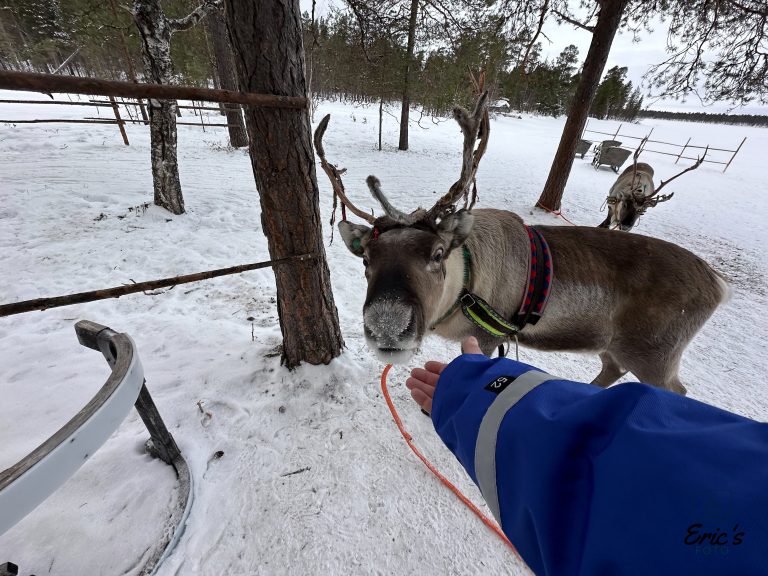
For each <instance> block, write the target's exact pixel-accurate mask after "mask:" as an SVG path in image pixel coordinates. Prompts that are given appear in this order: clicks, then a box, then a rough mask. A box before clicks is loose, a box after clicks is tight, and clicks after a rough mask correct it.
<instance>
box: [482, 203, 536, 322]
mask: <svg viewBox="0 0 768 576" xmlns="http://www.w3.org/2000/svg"><path fill="white" fill-rule="evenodd" d="M478 212H480V211H478ZM506 215H508V218H507V220H508V222H506V223H505V224H506V225H504V226H502V225H500V223H499V220H498V218H488V219H486V218H482V217H481V216H482V215H481V214H478V217H476V220H478V221H477V222H476V227H475V230H474V231H473V233H472V234H471V235H470V237H469V238H468V239H467V245H468V247H469V249H470V251H471V253H472V291H473V292H474V293H475V294H477V295H478V296H480V297H481V298H483V299H485V300H487V301H488V302H489V303H490V304H491V305H493V306H494V307H497V308H498V310H499V311H500V312H503V313H505V314H511V313H513V312H514V311H515V310H516V308H517V307H519V306H520V303H521V302H522V299H523V295H524V293H525V290H526V289H527V281H528V271H529V269H530V257H531V250H530V242H529V239H528V232H527V231H526V229H525V225H524V224H523V222H522V220H521V219H520V218H519V217H518V216H517V215H515V214H513V213H511V212H506V213H505V216H506Z"/></svg>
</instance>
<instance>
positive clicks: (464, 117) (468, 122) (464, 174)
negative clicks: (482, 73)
mask: <svg viewBox="0 0 768 576" xmlns="http://www.w3.org/2000/svg"><path fill="white" fill-rule="evenodd" d="M481 83H482V79H481ZM487 101H488V91H487V90H486V91H484V92H483V93H482V94H481V95H480V98H478V100H477V103H476V104H475V109H474V111H473V112H472V113H471V114H470V112H469V111H467V110H465V109H464V108H461V107H456V108H454V109H453V117H454V118H455V119H456V122H458V123H459V127H461V131H462V133H463V134H464V147H463V161H462V165H461V176H460V177H459V179H458V180H457V181H456V182H455V183H454V184H453V186H451V188H450V190H449V191H448V194H446V195H445V196H443V197H442V198H440V200H438V201H437V203H436V204H435V205H434V206H433V207H432V208H430V209H429V211H428V212H427V214H428V215H429V216H430V217H438V216H441V215H443V214H444V213H445V212H446V211H449V210H450V209H452V207H453V205H454V204H455V203H456V201H457V200H458V199H459V198H462V197H466V196H467V194H468V192H469V186H470V184H472V183H474V181H475V175H476V174H477V167H478V166H479V164H480V160H481V159H482V157H483V154H485V150H486V149H487V148H488V135H489V134H490V131H491V123H490V121H489V119H488V108H487V105H486V104H487ZM478 136H479V137H480V144H479V145H478V146H477V150H475V141H476V140H477V138H478Z"/></svg>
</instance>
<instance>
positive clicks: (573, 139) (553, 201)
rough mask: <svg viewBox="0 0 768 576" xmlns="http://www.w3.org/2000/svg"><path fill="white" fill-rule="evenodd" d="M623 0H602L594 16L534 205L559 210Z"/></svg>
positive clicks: (617, 27) (622, 6)
mask: <svg viewBox="0 0 768 576" xmlns="http://www.w3.org/2000/svg"><path fill="white" fill-rule="evenodd" d="M626 5H627V0H603V2H602V7H601V8H600V14H599V15H598V17H597V24H595V31H594V32H593V33H592V42H591V44H590V45H589V51H588V52H587V57H586V59H585V60H584V68H583V69H582V72H581V80H580V81H579V85H578V86H577V87H576V93H575V94H574V97H573V103H572V104H571V109H570V110H569V111H568V118H567V119H566V121H565V127H564V128H563V135H562V136H561V138H560V144H559V145H558V147H557V152H556V153H555V158H554V159H553V161H552V167H551V168H550V170H549V176H548V177H547V182H546V183H545V184H544V190H543V191H542V193H541V196H540V197H539V199H538V200H537V201H536V206H537V207H539V208H544V209H545V210H559V209H560V202H561V201H562V198H563V192H564V191H565V185H566V183H567V182H568V176H569V175H570V173H571V168H572V167H573V159H574V157H575V155H576V144H577V143H578V141H579V138H581V133H582V130H584V126H585V125H586V123H587V117H588V116H589V108H590V106H591V105H592V100H593V99H594V97H595V92H597V87H598V84H599V83H600V77H601V76H602V74H603V69H604V68H605V63H606V61H607V60H608V54H609V52H610V51H611V44H612V43H613V38H614V37H615V36H616V31H617V30H618V29H619V25H620V24H621V16H622V14H623V13H624V8H625V7H626Z"/></svg>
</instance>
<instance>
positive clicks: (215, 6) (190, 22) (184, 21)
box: [168, 0, 222, 32]
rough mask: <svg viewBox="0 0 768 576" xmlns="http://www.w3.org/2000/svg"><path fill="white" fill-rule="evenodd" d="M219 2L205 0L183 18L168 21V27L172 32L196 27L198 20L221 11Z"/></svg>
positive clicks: (219, 0)
mask: <svg viewBox="0 0 768 576" xmlns="http://www.w3.org/2000/svg"><path fill="white" fill-rule="evenodd" d="M221 6H222V4H221V0H205V1H204V2H203V3H202V4H200V6H198V7H197V8H195V9H194V10H193V11H192V12H190V13H189V14H187V15H186V16H184V18H174V19H171V18H169V19H168V25H169V26H170V28H171V30H172V31H173V32H183V31H184V30H189V29H190V28H193V27H194V26H196V25H197V23H198V22H200V20H202V19H203V18H205V17H206V16H208V14H211V13H212V12H215V11H216V10H220V9H221Z"/></svg>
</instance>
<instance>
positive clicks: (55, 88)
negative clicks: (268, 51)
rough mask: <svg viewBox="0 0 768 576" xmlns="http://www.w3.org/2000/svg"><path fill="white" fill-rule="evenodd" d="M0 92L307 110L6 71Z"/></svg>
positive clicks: (266, 99)
mask: <svg viewBox="0 0 768 576" xmlns="http://www.w3.org/2000/svg"><path fill="white" fill-rule="evenodd" d="M0 88H2V89H5V90H26V91H29V92H42V93H43V94H50V93H52V92H58V93H66V94H96V95H98V96H122V97H131V98H156V99H160V100H176V99H182V100H204V101H206V102H229V103H234V104H247V105H249V106H254V107H261V108H294V109H303V108H306V107H307V99H306V98H305V97H303V96H277V95H275V94H254V93H250V92H233V91H231V90H213V89H210V88H194V87H191V86H166V85H164V84H134V83H133V82H118V81H116V80H99V79H98V78H81V77H79V76H54V75H52V74H37V73H32V72H8V71H5V70H3V71H0Z"/></svg>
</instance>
